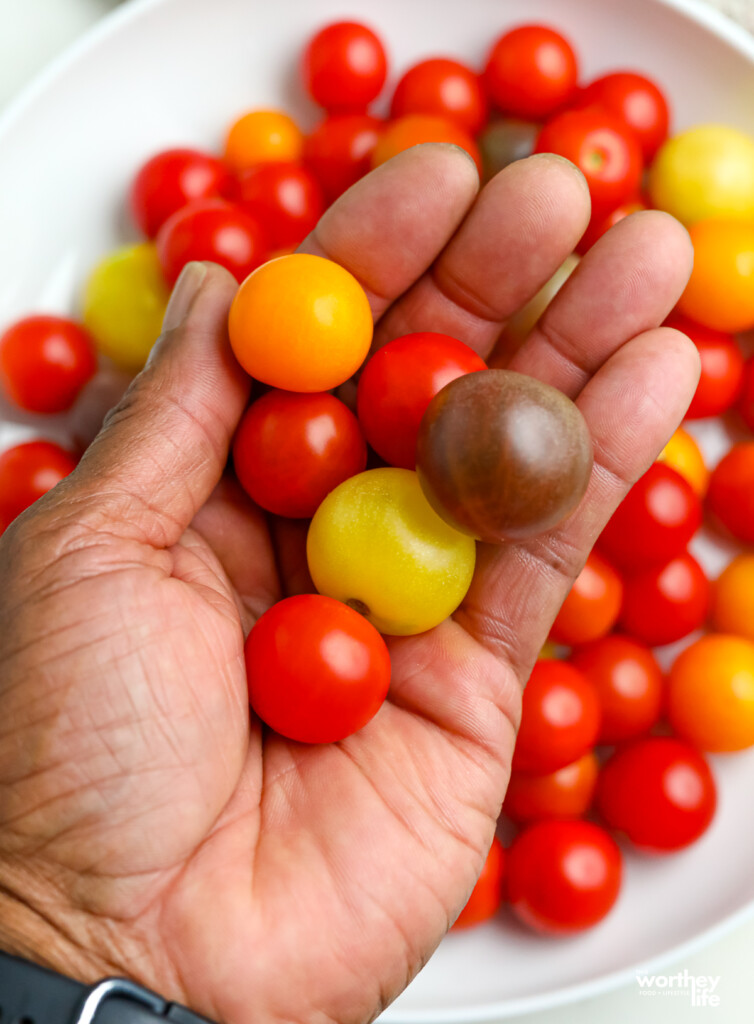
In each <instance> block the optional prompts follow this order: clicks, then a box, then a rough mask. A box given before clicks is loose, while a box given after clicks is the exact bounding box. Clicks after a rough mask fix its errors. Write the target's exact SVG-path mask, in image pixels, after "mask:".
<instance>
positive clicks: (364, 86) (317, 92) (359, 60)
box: [301, 21, 387, 113]
mask: <svg viewBox="0 0 754 1024" xmlns="http://www.w3.org/2000/svg"><path fill="white" fill-rule="evenodd" d="M301 70H302V74H303V79H304V85H305V86H306V89H307V91H308V93H309V95H310V96H311V97H312V99H313V100H314V102H315V103H319V105H320V106H322V107H324V108H325V110H327V111H333V112H338V113H345V112H350V113H354V112H355V113H360V112H362V111H364V110H365V109H366V108H367V107H368V106H369V104H370V103H371V102H372V100H374V99H377V97H378V96H379V94H380V92H381V91H382V87H383V85H384V84H385V79H386V78H387V56H386V54H385V47H384V46H383V45H382V42H381V40H380V38H379V36H377V35H376V34H375V33H374V32H373V31H372V30H371V29H370V28H368V27H367V26H366V25H362V24H360V23H359V22H355V21H338V22H335V23H333V24H332V25H327V26H325V28H323V29H321V30H320V31H319V32H317V34H316V35H315V36H314V37H313V38H312V39H311V40H310V42H309V44H308V46H307V47H306V49H305V50H304V54H303V58H302V64H301Z"/></svg>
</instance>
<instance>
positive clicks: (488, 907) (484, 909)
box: [450, 836, 505, 932]
mask: <svg viewBox="0 0 754 1024" xmlns="http://www.w3.org/2000/svg"><path fill="white" fill-rule="evenodd" d="M504 880H505V847H504V846H503V844H502V843H501V842H500V840H499V839H498V838H497V836H495V838H494V839H493V840H492V846H491V847H490V851H489V853H488V854H487V859H486V860H485V862H484V867H483V868H482V873H481V874H480V876H479V878H478V879H477V882H476V885H475V886H474V888H473V889H472V891H471V896H469V899H468V902H467V903H466V906H465V907H464V908H463V910H462V911H461V913H460V914H459V915H458V917H457V918H456V921H455V924H454V925H453V926H452V928H451V929H450V930H451V931H453V932H456V931H462V930H463V929H464V928H473V927H474V926H475V925H478V924H483V923H484V922H485V921H489V919H490V918H491V917H494V916H495V914H496V913H497V912H498V910H499V909H500V905H501V903H502V902H503V883H504Z"/></svg>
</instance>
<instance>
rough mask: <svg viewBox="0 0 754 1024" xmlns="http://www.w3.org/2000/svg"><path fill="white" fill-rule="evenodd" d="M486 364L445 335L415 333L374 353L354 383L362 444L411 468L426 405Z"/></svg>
mask: <svg viewBox="0 0 754 1024" xmlns="http://www.w3.org/2000/svg"><path fill="white" fill-rule="evenodd" d="M486 368H487V365H486V363H485V362H484V360H483V359H482V358H481V356H478V355H477V354H476V352H474V350H473V349H471V348H469V346H468V345H464V343H463V342H462V341H458V340H457V339H456V338H451V337H450V336H449V335H447V334H435V333H433V332H431V331H420V332H418V333H417V334H406V335H404V336H403V337H402V338H396V339H395V340H394V341H391V342H389V343H388V344H387V345H385V346H383V347H382V348H381V349H380V350H379V351H378V352H376V353H375V354H374V355H373V356H372V358H371V359H370V360H369V362H368V363H367V364H366V366H365V367H364V371H363V373H362V374H361V377H360V378H359V389H358V397H357V410H358V415H359V421H360V422H361V425H362V427H363V428H364V433H365V435H366V439H367V441H368V442H369V443H370V445H371V446H372V447H373V448H374V450H375V451H376V452H377V454H378V455H380V456H381V457H382V458H383V459H384V460H385V462H388V463H390V465H391V466H402V467H403V468H404V469H414V468H415V466H416V438H417V435H418V433H419V426H420V424H421V420H422V416H423V415H424V413H425V411H426V408H427V406H428V405H429V403H430V402H431V401H432V399H433V398H434V397H435V395H436V394H437V392H438V391H441V390H442V389H443V388H444V387H445V385H446V384H449V383H450V381H452V380H455V379H456V377H461V376H463V374H465V373H473V372H474V371H476V370H485V369H486Z"/></svg>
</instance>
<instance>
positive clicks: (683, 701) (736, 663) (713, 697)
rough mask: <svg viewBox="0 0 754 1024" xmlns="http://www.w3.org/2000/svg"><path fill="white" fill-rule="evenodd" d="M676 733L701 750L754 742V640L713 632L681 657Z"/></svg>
mask: <svg viewBox="0 0 754 1024" xmlns="http://www.w3.org/2000/svg"><path fill="white" fill-rule="evenodd" d="M667 716H668V721H669V722H670V724H671V726H672V728H673V730H674V732H676V733H677V734H678V735H679V736H681V737H683V738H684V739H686V740H688V741H689V743H692V744H693V745H694V746H695V747H699V748H700V749H701V750H708V751H711V752H713V753H724V752H728V751H734V750H744V749H745V748H746V747H751V746H753V745H754V643H752V642H751V640H744V639H743V638H741V637H736V636H728V635H726V634H724V633H710V634H709V635H708V636H703V637H702V638H701V639H700V640H697V641H696V643H693V644H691V646H690V647H687V648H686V650H685V651H682V652H681V654H680V655H679V656H678V657H677V658H676V660H675V663H674V665H673V667H672V668H671V670H670V676H669V679H668V699H667Z"/></svg>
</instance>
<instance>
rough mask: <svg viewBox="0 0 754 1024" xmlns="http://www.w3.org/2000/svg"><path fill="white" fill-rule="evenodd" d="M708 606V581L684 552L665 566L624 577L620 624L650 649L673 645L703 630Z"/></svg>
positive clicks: (650, 568)
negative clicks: (650, 647)
mask: <svg viewBox="0 0 754 1024" xmlns="http://www.w3.org/2000/svg"><path fill="white" fill-rule="evenodd" d="M709 606H710V587H709V580H708V579H707V577H706V575H705V573H704V569H702V567H701V565H699V563H698V562H697V560H696V559H695V558H694V557H693V555H690V554H689V553H688V552H687V551H684V552H682V553H681V554H680V555H676V557H675V558H671V560H670V561H669V562H666V563H665V565H652V566H650V567H649V568H648V569H644V570H643V571H642V572H639V573H636V574H635V575H628V576H627V577H626V581H625V589H624V593H623V607H622V608H621V613H620V625H621V628H622V629H624V630H625V631H626V632H627V633H629V634H630V635H631V636H633V637H635V638H636V639H637V640H641V641H643V642H644V643H645V644H649V645H650V646H652V647H657V646H660V645H662V644H672V643H675V641H676V640H682V639H683V638H684V637H685V636H688V635H689V633H693V632H694V630H696V629H701V628H702V626H703V625H704V623H705V621H706V619H707V615H708V614H709Z"/></svg>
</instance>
